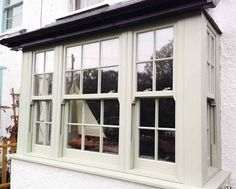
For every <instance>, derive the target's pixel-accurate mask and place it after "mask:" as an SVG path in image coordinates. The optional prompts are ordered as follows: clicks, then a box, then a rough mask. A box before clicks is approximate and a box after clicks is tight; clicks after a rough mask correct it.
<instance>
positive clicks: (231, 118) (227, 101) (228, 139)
mask: <svg viewBox="0 0 236 189" xmlns="http://www.w3.org/2000/svg"><path fill="white" fill-rule="evenodd" d="M211 14H212V16H213V18H214V20H215V21H216V23H217V24H218V25H219V27H220V28H221V29H222V31H223V35H222V37H221V60H220V61H221V126H222V131H221V132H222V164H223V165H222V166H223V169H225V170H229V171H231V172H232V177H231V185H233V186H234V187H236V0H221V1H220V3H219V4H218V6H217V8H216V9H213V10H212V12H211Z"/></svg>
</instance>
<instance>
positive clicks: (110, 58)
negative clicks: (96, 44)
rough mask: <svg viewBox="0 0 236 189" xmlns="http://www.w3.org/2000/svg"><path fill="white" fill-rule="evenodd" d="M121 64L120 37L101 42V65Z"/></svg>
mask: <svg viewBox="0 0 236 189" xmlns="http://www.w3.org/2000/svg"><path fill="white" fill-rule="evenodd" d="M118 64H119V39H111V40H107V41H103V42H102V43H101V65H102V66H109V65H118Z"/></svg>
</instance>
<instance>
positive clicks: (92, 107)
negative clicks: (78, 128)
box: [84, 100, 101, 125]
mask: <svg viewBox="0 0 236 189" xmlns="http://www.w3.org/2000/svg"><path fill="white" fill-rule="evenodd" d="M100 110H101V101H100V100H86V101H84V117H85V120H84V122H85V124H96V125H97V124H100V113H101V111H100Z"/></svg>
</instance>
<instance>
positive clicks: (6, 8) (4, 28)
mask: <svg viewBox="0 0 236 189" xmlns="http://www.w3.org/2000/svg"><path fill="white" fill-rule="evenodd" d="M19 6H23V0H15V2H14V3H12V4H11V5H6V0H3V13H2V15H3V16H2V32H7V31H11V30H14V29H15V28H20V27H21V25H22V15H23V11H22V12H21V23H20V24H19V25H18V26H16V27H11V28H7V20H8V19H7V13H8V11H9V10H11V9H14V8H16V7H19ZM12 20H13V17H12Z"/></svg>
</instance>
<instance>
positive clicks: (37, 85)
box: [34, 75, 44, 96]
mask: <svg viewBox="0 0 236 189" xmlns="http://www.w3.org/2000/svg"><path fill="white" fill-rule="evenodd" d="M43 93H44V88H43V75H35V76H34V94H35V96H41V95H43Z"/></svg>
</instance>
